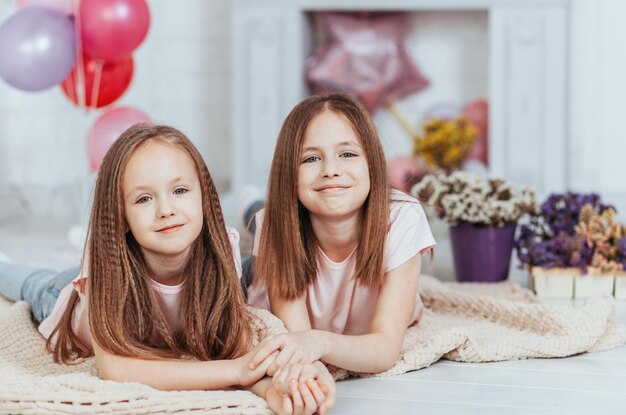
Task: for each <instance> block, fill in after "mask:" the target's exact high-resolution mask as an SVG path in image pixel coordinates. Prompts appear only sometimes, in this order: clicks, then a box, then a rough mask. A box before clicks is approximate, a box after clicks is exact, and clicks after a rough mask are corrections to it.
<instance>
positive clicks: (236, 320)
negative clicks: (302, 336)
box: [0, 124, 334, 413]
mask: <svg viewBox="0 0 626 415" xmlns="http://www.w3.org/2000/svg"><path fill="white" fill-rule="evenodd" d="M88 235H89V236H88V239H87V243H86V247H85V255H84V258H83V264H82V267H81V270H80V273H79V275H78V276H77V277H76V278H74V279H73V281H72V282H71V284H69V285H67V286H66V287H64V288H62V289H61V290H60V292H59V291H58V290H57V291H56V292H52V296H58V299H56V300H51V298H52V296H51V295H50V294H51V292H50V290H49V289H43V290H42V289H41V287H42V286H43V287H44V288H46V287H58V286H59V285H60V284H59V281H57V280H55V279H54V278H48V279H46V278H42V276H41V275H37V276H35V277H30V278H27V279H26V283H25V281H22V282H21V283H19V285H18V287H19V288H15V284H18V282H17V281H18V280H20V279H19V278H17V279H16V278H13V280H12V284H14V287H13V289H12V292H13V293H14V295H13V297H16V296H18V294H19V296H18V298H13V299H26V300H29V299H34V301H32V304H34V305H35V304H37V303H38V302H39V303H41V301H38V299H41V298H42V297H45V298H47V300H45V301H44V302H45V303H46V304H47V306H48V307H49V306H50V305H51V303H54V307H53V309H52V312H51V314H50V315H49V316H47V318H45V319H44V320H43V322H42V323H41V324H40V326H39V331H40V332H41V333H42V334H43V335H44V336H45V337H46V338H47V347H48V350H49V351H50V352H51V353H52V354H53V356H54V359H55V361H57V362H63V363H69V362H72V361H74V360H75V359H77V358H81V357H89V356H93V355H95V358H96V364H97V367H98V370H99V373H100V376H101V377H102V378H104V379H108V380H116V381H124V382H128V381H131V382H140V383H143V384H146V385H149V386H152V387H154V388H157V389H163V390H185V389H219V388H225V387H230V386H241V387H246V388H249V389H251V390H252V391H253V392H255V393H257V394H259V395H261V396H263V397H266V399H267V400H268V403H269V404H270V407H271V408H272V409H274V410H275V411H277V412H280V413H292V412H298V411H300V408H302V411H300V412H304V409H303V408H304V407H305V403H306V407H307V410H308V412H312V410H316V409H318V408H320V407H321V408H322V412H323V411H324V410H327V409H328V408H330V407H331V406H332V402H331V401H328V397H329V396H334V384H333V381H332V378H331V377H330V375H329V374H328V372H327V371H325V370H326V369H325V368H323V369H322V367H323V366H322V365H298V364H296V365H292V369H291V370H293V371H294V372H297V373H301V374H302V378H301V379H300V381H301V382H300V383H301V384H299V385H298V387H297V388H295V389H293V388H290V387H288V386H284V385H283V389H285V390H286V391H285V392H283V393H278V392H277V391H276V388H277V387H279V384H278V383H277V384H276V385H275V386H272V383H271V380H270V379H269V378H265V375H266V369H267V367H268V366H269V364H271V363H272V361H273V360H274V356H269V357H268V358H267V359H264V361H263V362H262V363H261V364H260V365H258V366H255V368H254V369H251V368H250V367H249V363H250V361H251V358H252V356H254V354H255V352H256V350H258V347H257V349H253V350H250V349H251V344H252V329H251V325H250V321H249V319H250V318H251V316H250V315H249V314H248V312H247V310H246V308H245V304H244V299H243V295H242V293H241V288H240V283H239V276H240V274H241V264H240V259H239V248H238V245H237V243H238V238H239V237H238V234H237V232H236V231H235V230H233V229H229V228H227V227H226V226H225V224H224V218H223V216H222V211H221V208H220V203H219V198H218V194H217V191H216V189H215V186H214V185H213V180H212V179H211V176H210V174H209V171H208V169H207V167H206V165H205V163H204V161H203V160H202V157H201V156H200V154H199V152H198V151H197V149H196V148H195V147H194V146H193V144H192V143H191V141H190V140H189V139H188V138H187V137H185V136H184V135H183V134H182V133H181V132H180V131H178V130H176V129H174V128H172V127H168V126H159V125H145V124H141V125H136V126H133V127H131V128H129V129H128V130H126V131H125V132H124V133H123V134H122V135H121V136H120V137H119V138H118V139H117V140H116V141H115V142H114V144H113V145H112V147H111V148H110V150H109V151H108V152H107V154H106V156H105V158H104V160H103V163H102V166H101V168H100V171H99V174H98V178H97V181H96V188H95V194H94V201H93V209H92V213H91V219H90V224H89V231H88ZM11 270H15V268H11V267H10V266H9V265H6V264H3V265H2V266H1V267H0V281H7V280H8V278H7V275H9V274H11ZM40 274H41V273H40ZM67 275H68V273H67V272H66V273H65V275H64V276H63V275H62V276H61V277H60V278H67ZM5 285H6V283H5ZM34 286H38V287H40V289H39V290H37V289H35V288H33V287H34ZM2 287H3V285H2V284H0V288H2ZM9 291H10V290H9ZM2 292H4V293H6V292H7V291H2ZM16 293H18V294H16ZM25 297H26V298H25ZM40 308H41V307H40ZM36 314H37V313H36ZM39 314H40V315H43V314H46V312H42V311H39ZM181 358H184V359H181ZM189 358H191V359H189ZM298 363H299V362H298ZM322 379H323V380H322ZM318 381H319V382H318ZM322 383H323V384H322ZM332 399H334V398H332ZM332 399H331V400H332ZM324 403H325V404H326V405H325V406H324V407H322V404H324ZM313 406H314V407H315V408H313Z"/></svg>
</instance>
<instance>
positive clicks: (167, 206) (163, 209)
mask: <svg viewBox="0 0 626 415" xmlns="http://www.w3.org/2000/svg"><path fill="white" fill-rule="evenodd" d="M175 214H176V209H175V208H174V205H173V204H172V203H170V202H167V201H162V202H161V203H159V212H158V215H159V217H160V218H161V219H164V218H167V217H169V216H174V215H175Z"/></svg>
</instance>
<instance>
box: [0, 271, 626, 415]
mask: <svg viewBox="0 0 626 415" xmlns="http://www.w3.org/2000/svg"><path fill="white" fill-rule="evenodd" d="M420 292H421V293H422V299H423V300H424V304H425V306H426V310H425V314H424V317H423V318H422V320H421V321H420V323H419V325H417V326H413V327H411V328H409V330H408V332H407V335H406V338H405V341H404V345H403V350H402V355H401V357H400V360H398V362H397V363H396V365H395V366H394V367H393V368H391V369H390V370H388V371H387V372H385V373H382V374H379V375H377V376H389V375H394V374H400V373H404V372H407V371H410V370H415V369H420V368H424V367H427V366H429V365H431V364H432V363H434V362H436V361H437V360H439V359H441V358H444V359H450V360H455V361H460V362H490V361H498V360H508V359H525V358H540V357H562V356H569V355H573V354H577V353H581V352H591V351H599V350H605V349H609V348H613V347H617V346H619V345H622V344H624V342H625V341H626V330H625V329H624V327H623V326H622V325H619V324H617V323H616V322H615V321H614V320H613V319H612V318H611V314H612V308H613V300H612V299H608V298H607V299H594V300H591V301H589V302H588V303H587V305H585V306H584V307H581V308H577V309H572V308H558V307H549V306H545V305H542V304H538V303H537V302H536V301H535V299H534V297H533V296H532V294H531V293H530V292H529V291H527V290H524V289H522V288H520V287H519V286H517V285H515V284H512V283H509V282H506V283H499V284H492V285H480V284H442V283H440V282H438V281H437V280H435V279H434V278H432V277H427V276H423V277H422V281H421V286H420ZM0 301H1V300H0ZM253 312H254V314H255V315H256V316H258V319H255V321H254V323H253V324H254V326H255V332H256V335H257V340H258V339H261V338H264V337H265V336H268V335H272V334H275V333H278V332H281V331H283V330H284V328H283V326H282V324H281V323H280V321H278V320H277V319H276V318H275V317H274V316H272V315H271V314H269V313H267V312H264V311H261V310H254V311H253ZM334 374H335V376H336V377H337V378H338V379H342V378H345V377H346V376H348V375H356V376H363V375H359V374H355V373H350V374H348V373H347V372H345V371H342V370H334ZM9 413H11V414H13V413H24V414H26V413H37V414H43V413H54V414H66V413H72V414H95V413H98V414H101V413H103V414H113V413H115V414H156V413H224V414H229V413H232V414H261V413H262V414H265V413H271V412H270V411H269V409H268V408H267V406H266V404H265V401H264V400H263V399H261V398H258V397H256V396H255V395H254V394H252V393H250V392H246V391H235V390H232V391H210V392H161V391H157V390H155V389H152V388H149V387H147V386H143V385H140V384H136V383H124V384H123V383H116V382H109V381H103V380H100V379H99V378H98V377H97V371H96V368H95V365H94V359H93V358H91V359H87V360H84V361H82V362H81V363H79V364H77V365H72V366H65V365H57V364H54V363H53V362H52V359H51V357H50V356H49V354H48V353H47V352H46V350H45V347H44V340H43V338H42V337H41V336H40V335H39V333H38V332H37V330H36V328H35V326H34V325H33V323H32V322H31V320H30V314H29V311H28V307H27V305H26V304H25V303H16V304H13V305H11V304H9V303H7V302H6V301H4V302H2V303H0V414H9Z"/></svg>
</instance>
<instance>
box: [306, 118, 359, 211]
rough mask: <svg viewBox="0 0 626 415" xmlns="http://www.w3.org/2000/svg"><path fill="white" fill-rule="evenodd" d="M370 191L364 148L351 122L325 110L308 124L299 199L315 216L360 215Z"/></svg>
mask: <svg viewBox="0 0 626 415" xmlns="http://www.w3.org/2000/svg"><path fill="white" fill-rule="evenodd" d="M369 191H370V177H369V168H368V165H367V158H366V155H365V151H364V149H363V147H362V146H361V143H360V140H359V138H358V137H357V136H356V134H355V132H354V130H353V128H352V126H351V125H350V123H349V121H348V120H347V119H346V118H345V117H344V116H343V115H341V114H339V113H335V112H333V111H330V110H325V111H323V112H321V113H320V114H318V115H317V116H315V117H314V118H313V120H311V122H310V123H309V126H308V127H307V129H306V131H305V133H304V142H303V144H302V152H301V154H300V167H299V169H298V198H299V199H300V202H301V203H302V204H303V205H304V207H305V208H306V209H307V210H308V211H309V213H310V214H311V215H312V216H313V217H319V218H332V219H344V218H350V217H352V216H353V215H357V214H359V212H360V209H361V207H362V206H363V203H365V199H366V198H367V195H368V194H369Z"/></svg>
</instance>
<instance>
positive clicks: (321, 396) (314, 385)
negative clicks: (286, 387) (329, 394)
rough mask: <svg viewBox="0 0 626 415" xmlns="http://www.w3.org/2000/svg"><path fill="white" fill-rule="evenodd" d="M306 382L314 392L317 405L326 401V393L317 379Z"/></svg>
mask: <svg viewBox="0 0 626 415" xmlns="http://www.w3.org/2000/svg"><path fill="white" fill-rule="evenodd" d="M306 384H307V385H308V386H309V390H310V391H311V393H312V394H313V397H314V398H315V402H316V403H317V405H316V406H317V407H320V406H322V404H323V403H324V401H326V393H324V391H323V390H322V388H321V387H320V385H319V383H318V382H317V381H316V380H313V379H309V380H307V381H306Z"/></svg>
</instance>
